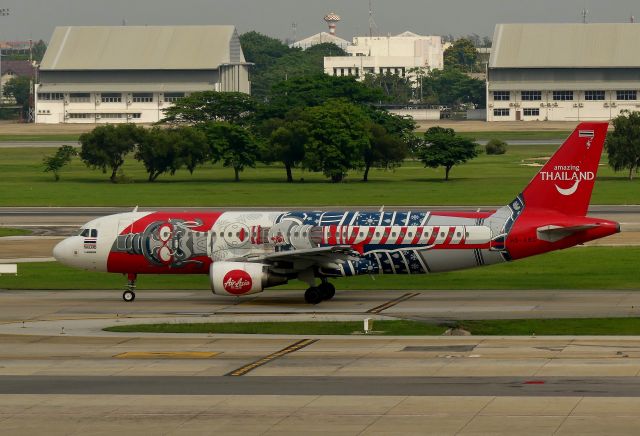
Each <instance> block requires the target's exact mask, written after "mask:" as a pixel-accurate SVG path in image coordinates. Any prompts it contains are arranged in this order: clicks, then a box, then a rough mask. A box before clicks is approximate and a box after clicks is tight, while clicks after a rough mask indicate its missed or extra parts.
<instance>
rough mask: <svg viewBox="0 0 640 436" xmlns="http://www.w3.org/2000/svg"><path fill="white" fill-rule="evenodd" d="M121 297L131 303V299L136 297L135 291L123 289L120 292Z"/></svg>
mask: <svg viewBox="0 0 640 436" xmlns="http://www.w3.org/2000/svg"><path fill="white" fill-rule="evenodd" d="M122 299H123V300H124V301H126V302H127V303H131V302H132V301H133V300H135V299H136V293H135V292H133V291H124V292H123V293H122Z"/></svg>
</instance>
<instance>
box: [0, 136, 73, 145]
mask: <svg viewBox="0 0 640 436" xmlns="http://www.w3.org/2000/svg"><path fill="white" fill-rule="evenodd" d="M79 138H80V135H74V134H55V133H53V134H49V135H0V142H1V141H7V142H8V141H11V142H20V141H27V142H32V141H69V142H72V143H74V144H75V143H76V142H78V139H79Z"/></svg>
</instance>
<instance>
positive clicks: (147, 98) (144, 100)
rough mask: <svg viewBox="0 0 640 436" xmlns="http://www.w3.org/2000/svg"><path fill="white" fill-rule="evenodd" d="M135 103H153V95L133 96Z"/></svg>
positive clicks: (137, 94) (139, 93)
mask: <svg viewBox="0 0 640 436" xmlns="http://www.w3.org/2000/svg"><path fill="white" fill-rule="evenodd" d="M133 102H134V103H152V102H153V93H151V92H138V93H134V94H133Z"/></svg>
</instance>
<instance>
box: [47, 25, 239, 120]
mask: <svg viewBox="0 0 640 436" xmlns="http://www.w3.org/2000/svg"><path fill="white" fill-rule="evenodd" d="M248 68H249V66H248V64H247V63H246V62H245V59H244V54H243V53H242V48H241V47H240V40H239V39H238V34H237V32H236V30H235V27H234V26H118V27H58V28H56V29H55V31H54V33H53V36H52V38H51V42H50V44H49V47H48V49H47V51H46V53H45V56H44V59H43V60H42V64H41V66H40V72H39V81H38V84H37V85H36V101H35V108H36V110H35V113H36V122H37V123H122V122H142V123H152V122H156V121H158V120H160V119H161V118H163V116H164V115H163V111H164V110H165V109H166V108H167V107H169V106H171V104H172V103H173V102H175V101H176V100H178V99H180V98H182V97H184V96H186V95H188V94H189V93H191V92H196V91H208V90H213V91H239V92H245V93H249V91H250V83H249V71H248Z"/></svg>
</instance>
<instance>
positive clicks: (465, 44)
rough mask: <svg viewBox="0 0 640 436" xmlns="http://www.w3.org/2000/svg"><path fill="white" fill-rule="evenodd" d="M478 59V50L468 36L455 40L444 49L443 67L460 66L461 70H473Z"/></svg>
mask: <svg viewBox="0 0 640 436" xmlns="http://www.w3.org/2000/svg"><path fill="white" fill-rule="evenodd" d="M477 61H478V51H477V50H476V47H475V45H474V44H473V42H472V41H471V40H469V39H468V38H460V39H458V40H456V41H455V42H454V43H453V45H451V47H449V48H448V49H446V50H445V51H444V67H445V68H460V69H461V70H463V71H473V70H474V68H475V65H476V62H477Z"/></svg>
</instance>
